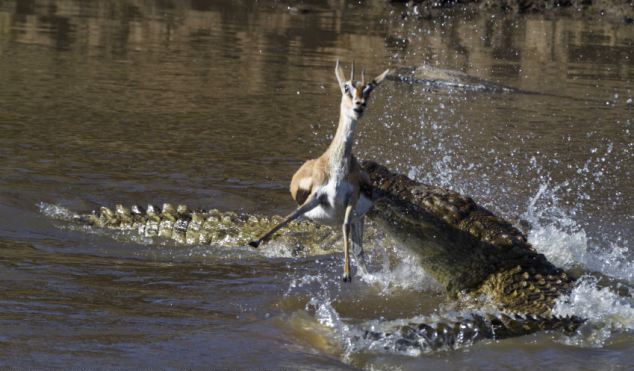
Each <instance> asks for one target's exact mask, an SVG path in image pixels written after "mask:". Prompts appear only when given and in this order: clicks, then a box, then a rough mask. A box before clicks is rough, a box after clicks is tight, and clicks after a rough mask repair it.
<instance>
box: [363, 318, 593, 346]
mask: <svg viewBox="0 0 634 371" xmlns="http://www.w3.org/2000/svg"><path fill="white" fill-rule="evenodd" d="M584 322H585V320H584V319H581V318H579V317H576V316H571V317H557V316H550V317H539V316H530V315H526V316H521V315H512V316H509V315H505V314H502V315H497V316H493V315H480V314H473V315H471V316H470V317H469V318H460V319H458V320H454V321H440V322H436V323H434V324H426V323H410V324H408V325H403V326H399V327H398V328H397V329H396V331H395V332H392V333H382V332H374V331H366V332H365V334H364V335H363V337H364V339H366V340H369V341H371V342H378V343H382V344H383V345H384V347H385V348H392V349H393V350H395V351H397V352H407V351H410V350H413V349H414V350H420V351H423V352H428V351H434V350H442V349H457V348H460V347H463V346H468V345H470V344H473V343H474V342H476V341H480V340H486V339H490V340H501V339H506V338H511V337H516V336H523V335H528V334H531V333H535V332H539V331H561V332H563V333H565V334H573V333H574V332H575V331H576V330H577V328H579V326H580V325H581V324H583V323H584Z"/></svg>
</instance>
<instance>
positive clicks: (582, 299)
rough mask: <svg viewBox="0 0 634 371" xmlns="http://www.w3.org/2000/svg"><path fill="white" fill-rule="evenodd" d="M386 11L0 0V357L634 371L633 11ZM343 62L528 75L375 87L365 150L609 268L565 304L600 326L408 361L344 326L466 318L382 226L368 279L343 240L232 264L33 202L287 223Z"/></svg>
mask: <svg viewBox="0 0 634 371" xmlns="http://www.w3.org/2000/svg"><path fill="white" fill-rule="evenodd" d="M387 3H388V2H384V1H369V2H363V3H361V4H350V3H342V2H337V1H314V2H308V3H306V4H304V5H302V6H301V7H299V8H298V7H297V4H296V3H295V2H283V1H282V2H274V3H264V4H263V3H262V2H257V1H239V2H238V1H193V0H192V1H189V2H172V1H120V2H109V1H91V2H84V1H76V0H58V1H54V0H52V1H37V0H35V1H0V83H1V89H0V134H1V135H0V220H2V222H1V223H0V252H1V253H0V264H1V269H0V271H1V273H0V277H1V282H2V285H3V289H2V290H1V293H0V308H1V310H0V365H1V366H5V367H6V366H9V367H18V368H31V367H38V368H43V367H58V368H67V367H68V366H69V365H72V366H74V367H78V368H80V367H81V368H84V367H85V368H111V367H122V366H124V367H130V368H136V367H151V368H186V367H197V368H199V367H200V368H202V367H211V366H214V367H217V368H222V367H228V368H229V367H230V368H245V369H246V368H253V367H254V366H256V367H261V368H283V367H285V368H298V367H303V368H309V369H322V368H333V369H346V368H350V367H361V368H375V369H392V368H394V367H396V366H398V367H401V368H403V369H421V368H423V367H424V368H441V367H442V368H464V367H469V368H471V367H474V368H476V367H487V368H529V367H542V368H543V367H553V368H575V369H576V368H586V369H607V368H613V367H614V368H619V367H623V368H627V367H628V366H630V367H631V366H632V365H634V356H633V355H632V352H631V350H632V349H634V338H633V337H632V329H633V328H634V309H633V303H632V298H631V296H630V295H629V294H628V293H629V292H631V291H630V290H631V286H632V284H633V282H634V274H633V273H632V272H634V266H633V265H634V264H633V263H632V261H633V258H634V255H632V252H631V246H632V241H633V240H634V234H633V232H632V231H633V230H634V212H633V210H634V199H633V195H634V181H633V180H632V179H633V177H632V171H633V167H634V161H633V160H634V144H633V141H632V133H631V131H632V130H633V128H632V124H633V121H634V113H633V104H632V99H633V96H634V92H633V91H632V86H633V85H632V80H633V77H634V45H633V44H634V28H633V27H632V25H627V24H616V23H610V22H607V21H604V20H602V19H572V18H548V17H543V16H538V15H529V16H522V17H513V16H504V15H501V14H494V15H490V14H481V15H477V16H475V15H466V16H465V15H460V14H456V15H453V16H449V17H443V18H439V19H435V20H421V19H412V18H403V17H402V16H401V13H402V10H403V9H402V8H399V7H393V6H391V5H389V4H387ZM337 58H340V59H341V60H342V61H343V62H344V63H349V62H350V61H351V60H352V59H354V60H355V61H357V63H358V64H363V65H365V66H366V68H367V70H368V73H369V74H376V73H379V72H380V71H383V70H384V69H385V68H387V67H399V66H400V67H402V66H418V65H421V64H429V65H432V66H435V67H439V68H446V69H452V70H457V71H462V72H465V73H468V74H470V75H473V76H476V77H479V78H483V79H485V80H488V81H490V82H492V83H496V84H501V85H505V86H510V87H514V88H516V89H518V91H517V92H509V93H497V92H491V91H486V90H481V89H477V88H475V87H469V86H467V87H465V88H451V87H442V86H425V85H421V84H407V83H401V82H396V81H388V82H386V83H385V84H384V85H383V86H381V87H380V88H379V89H377V91H376V92H375V93H374V94H373V101H372V102H371V103H370V108H369V111H368V113H367V114H366V115H365V117H364V119H363V121H361V122H360V124H359V127H358V133H357V138H358V143H357V146H356V147H355V151H356V153H357V154H358V156H359V157H362V158H367V159H374V160H377V161H379V162H382V163H385V164H388V165H389V166H390V167H392V168H393V169H395V170H399V171H401V172H403V173H406V174H408V175H410V176H412V177H415V178H417V179H419V180H421V181H425V182H428V183H433V184H437V185H441V186H445V187H449V188H452V189H455V190H458V191H460V192H463V193H466V194H469V195H471V196H473V197H474V198H475V199H476V200H477V201H478V202H480V203H482V204H483V205H485V206H486V207H488V208H490V209H492V210H494V211H495V212H496V213H499V214H501V215H503V216H504V217H507V218H509V219H510V220H512V221H514V222H516V223H519V222H520V220H525V221H528V222H529V223H530V224H531V225H532V229H531V230H530V231H529V237H530V241H531V242H532V243H533V244H535V246H536V247H537V249H538V250H539V251H540V252H542V253H544V254H546V255H547V256H548V258H549V259H551V260H552V261H553V262H555V263H556V264H558V265H560V266H563V267H565V268H567V269H581V270H582V271H584V272H593V273H594V275H595V276H601V277H604V278H603V279H604V280H605V281H606V282H608V283H610V282H609V281H614V282H612V283H610V285H609V286H608V287H607V288H602V286H601V285H599V286H597V285H596V284H595V282H594V281H593V279H592V278H585V279H583V280H582V283H581V284H580V285H579V287H578V288H577V289H576V291H575V296H573V297H571V298H569V300H568V301H564V302H562V303H561V306H560V307H559V308H558V310H559V311H560V313H562V314H577V315H581V316H584V317H588V318H590V319H591V320H590V321H589V324H588V326H586V327H584V329H583V330H582V331H580V332H579V333H578V334H576V335H575V336H571V337H567V336H565V335H563V334H558V333H539V334H535V335H531V336H527V337H523V338H517V339H509V340H504V341H497V342H496V341H489V342H482V343H478V344H474V345H472V346H467V347H463V348H460V349H455V350H445V351H437V352H432V353H425V354H404V353H401V352H398V351H394V350H392V349H390V348H389V346H388V347H387V348H385V347H383V346H378V345H377V344H367V343H364V342H362V341H359V340H358V339H356V338H355V334H357V333H358V332H359V331H362V330H363V329H364V328H367V327H368V326H370V325H378V324H381V323H384V322H386V321H396V322H398V321H408V320H410V319H415V318H418V319H420V318H423V319H429V318H431V317H430V316H433V315H440V316H442V315H446V314H449V313H454V312H455V311H456V310H458V309H456V307H455V303H453V301H452V300H451V299H448V298H445V296H444V295H443V294H442V293H441V292H440V291H439V289H438V288H437V286H436V285H435V284H434V282H433V281H432V280H431V278H429V277H428V276H427V275H426V273H425V272H424V271H422V270H421V269H420V268H419V266H418V265H417V264H416V263H415V261H414V260H413V259H411V258H410V257H408V256H406V254H404V253H403V252H402V251H400V249H398V246H396V247H395V246H392V245H391V244H389V243H388V242H386V241H382V240H377V241H367V244H368V245H370V246H371V247H374V249H373V250H372V252H371V253H370V259H371V262H372V272H371V274H369V275H367V276H364V277H362V278H361V279H357V280H355V281H354V282H353V283H352V284H350V285H341V284H340V283H339V274H340V270H341V260H342V255H341V254H333V255H329V256H325V257H324V256H322V257H288V254H283V253H279V254H276V253H271V254H267V255H266V256H265V255H261V254H259V253H257V252H252V251H249V250H246V249H243V250H236V251H235V252H234V253H231V254H227V253H226V251H223V250H222V249H220V248H218V247H213V246H212V247H209V246H192V247H183V246H176V245H174V244H171V243H168V242H165V241H149V242H148V241H139V240H136V239H134V238H131V237H130V236H121V235H113V234H112V233H109V232H107V231H106V232H103V231H97V230H91V229H77V228H69V227H68V226H67V225H65V224H64V223H60V222H58V221H55V220H54V219H53V218H51V216H50V215H47V214H45V213H41V212H40V209H39V207H38V205H39V204H40V203H41V202H44V203H47V204H53V205H58V206H59V207H63V208H67V209H70V210H75V211H89V210H92V209H95V208H97V207H98V206H99V205H114V204H115V203H118V202H121V203H124V204H128V205H129V204H133V203H137V204H147V203H155V204H160V203H162V202H165V201H169V202H173V203H187V204H188V205H190V206H192V207H203V208H219V209H222V210H235V211H242V212H247V213H260V214H283V213H287V212H289V211H290V210H292V208H293V204H292V202H291V199H290V197H289V195H288V191H287V187H288V181H289V180H290V177H291V176H292V174H293V172H294V171H295V170H296V169H297V168H298V167H299V166H300V165H301V163H302V161H304V160H306V159H308V158H311V157H316V156H318V155H319V154H320V153H321V152H322V151H323V150H324V149H325V147H326V146H327V145H328V143H329V140H330V139H331V138H332V135H333V133H334V130H335V125H336V123H337V119H338V103H339V99H340V98H339V92H338V89H337V87H336V80H335V77H334V73H333V68H334V62H335V60H336V59H337ZM523 225H526V223H523ZM225 250H226V248H225ZM619 285H620V290H617V289H616V287H617V286H619ZM617 291H618V292H620V293H621V294H623V293H626V294H628V295H626V296H619V295H618V294H617Z"/></svg>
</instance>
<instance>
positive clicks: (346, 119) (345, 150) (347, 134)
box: [328, 107, 357, 180]
mask: <svg viewBox="0 0 634 371" xmlns="http://www.w3.org/2000/svg"><path fill="white" fill-rule="evenodd" d="M356 126H357V120H356V119H353V118H351V117H350V116H349V115H347V114H346V113H345V112H344V108H343V107H342V108H341V112H340V114H339V126H338V127H337V132H336V133H335V137H334V138H333V139H332V143H330V147H329V148H328V154H329V155H330V158H329V163H328V165H329V168H330V175H331V178H334V180H340V179H342V178H343V177H345V175H346V174H347V173H348V170H349V168H350V159H351V158H352V144H353V142H354V130H355V128H356Z"/></svg>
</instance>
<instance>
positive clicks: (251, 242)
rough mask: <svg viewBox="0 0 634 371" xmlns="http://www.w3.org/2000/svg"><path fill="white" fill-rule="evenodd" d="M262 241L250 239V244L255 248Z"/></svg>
mask: <svg viewBox="0 0 634 371" xmlns="http://www.w3.org/2000/svg"><path fill="white" fill-rule="evenodd" d="M260 243H261V241H260V240H257V241H250V242H249V246H251V247H253V248H254V249H257V248H258V246H260Z"/></svg>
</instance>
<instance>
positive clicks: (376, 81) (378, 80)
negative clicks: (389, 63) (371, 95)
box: [372, 68, 390, 86]
mask: <svg viewBox="0 0 634 371" xmlns="http://www.w3.org/2000/svg"><path fill="white" fill-rule="evenodd" d="M389 72H390V69H389V68H388V69H387V70H385V71H383V73H382V74H380V75H379V76H377V77H375V78H374V80H372V85H374V86H378V85H379V84H380V83H382V82H383V80H385V77H386V76H387V74H388V73H389Z"/></svg>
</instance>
